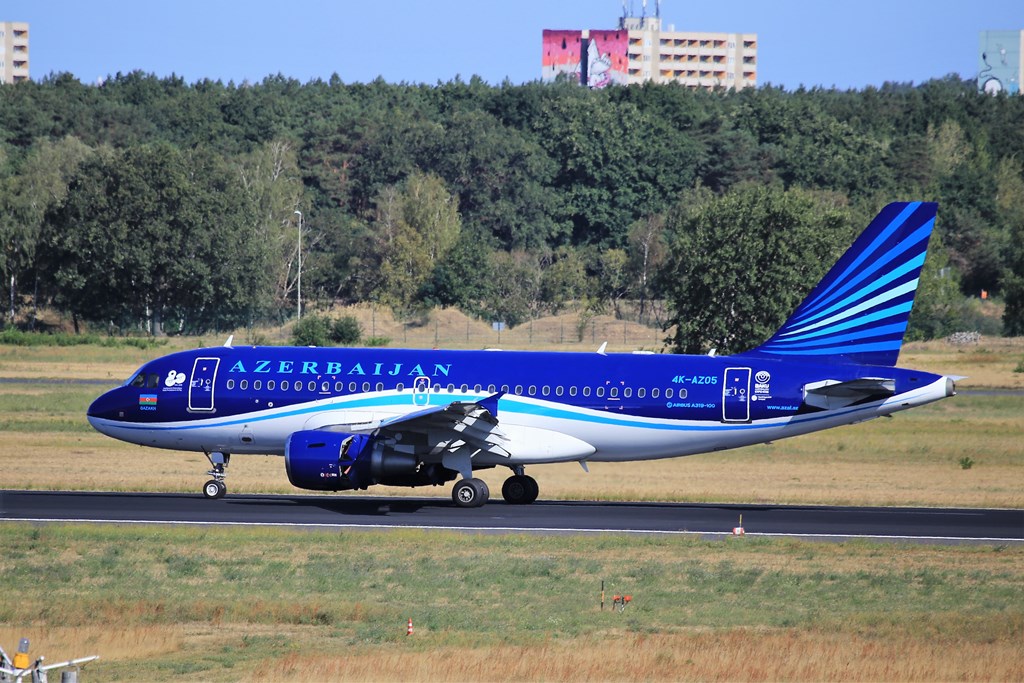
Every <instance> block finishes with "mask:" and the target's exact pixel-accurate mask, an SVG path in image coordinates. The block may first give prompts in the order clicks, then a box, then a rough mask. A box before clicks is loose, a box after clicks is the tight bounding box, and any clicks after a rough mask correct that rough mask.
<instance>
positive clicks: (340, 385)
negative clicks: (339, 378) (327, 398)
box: [334, 382, 345, 394]
mask: <svg viewBox="0 0 1024 683" xmlns="http://www.w3.org/2000/svg"><path fill="white" fill-rule="evenodd" d="M334 391H335V393H338V394H340V393H341V392H343V391H345V383H344V382H335V383H334Z"/></svg>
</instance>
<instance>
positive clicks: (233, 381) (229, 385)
mask: <svg viewBox="0 0 1024 683" xmlns="http://www.w3.org/2000/svg"><path fill="white" fill-rule="evenodd" d="M227 386H228V390H231V389H234V388H235V380H233V379H229V380H228V384H227Z"/></svg>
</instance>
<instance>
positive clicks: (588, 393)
mask: <svg viewBox="0 0 1024 683" xmlns="http://www.w3.org/2000/svg"><path fill="white" fill-rule="evenodd" d="M583 395H584V396H590V387H583Z"/></svg>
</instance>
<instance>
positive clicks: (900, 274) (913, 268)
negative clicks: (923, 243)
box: [780, 252, 925, 336]
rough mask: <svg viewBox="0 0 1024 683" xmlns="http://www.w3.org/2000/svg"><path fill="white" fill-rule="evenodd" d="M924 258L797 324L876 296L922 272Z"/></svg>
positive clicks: (895, 270)
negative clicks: (913, 274) (918, 271)
mask: <svg viewBox="0 0 1024 683" xmlns="http://www.w3.org/2000/svg"><path fill="white" fill-rule="evenodd" d="M924 257H925V254H924V252H921V253H920V254H919V255H918V256H917V257H916V258H913V259H911V260H909V261H907V262H906V263H904V264H903V265H902V266H900V267H899V268H895V269H893V270H891V271H889V272H888V273H886V274H885V275H884V276H882V277H880V278H878V279H877V280H874V281H872V282H871V283H869V284H868V286H867V287H864V288H863V289H860V290H857V291H856V292H854V293H853V294H851V295H850V296H848V297H846V298H845V299H843V300H842V301H838V302H836V303H835V304H833V305H832V306H829V307H828V308H826V309H825V310H823V311H821V312H819V313H817V314H815V315H813V316H811V317H809V318H805V319H803V320H800V321H799V322H797V323H796V324H797V325H806V324H807V323H811V322H814V321H816V320H819V319H821V318H823V317H824V316H826V315H830V314H832V313H835V312H836V311H838V310H840V309H843V308H845V307H848V306H850V305H852V304H854V303H855V302H857V301H860V300H861V299H863V298H864V297H866V296H870V295H871V294H874V293H875V292H877V291H879V290H885V288H886V287H888V286H889V285H890V284H892V282H893V281H894V280H898V279H900V278H902V277H904V276H905V275H907V274H908V273H912V272H914V271H917V270H920V269H921V266H922V265H923V264H924ZM893 291H895V290H893ZM794 326H796V325H794ZM789 334H792V333H791V332H789V333H784V334H782V335H780V336H789Z"/></svg>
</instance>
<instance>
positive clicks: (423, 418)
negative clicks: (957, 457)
mask: <svg viewBox="0 0 1024 683" xmlns="http://www.w3.org/2000/svg"><path fill="white" fill-rule="evenodd" d="M935 212H936V205H935V204H932V203H921V202H913V203H894V204H890V205H888V206H887V207H885V208H884V209H883V210H882V211H881V212H880V213H879V214H878V216H877V217H876V218H875V219H874V220H873V221H872V222H871V224H870V225H869V226H868V228H867V229H866V230H865V231H864V233H863V234H861V236H860V237H859V238H858V239H857V240H856V241H855V243H854V244H853V246H852V247H850V249H849V250H848V251H847V252H846V253H845V254H844V255H843V256H842V257H841V258H840V259H839V261H838V262H837V263H836V264H835V265H834V266H833V267H832V269H831V270H830V271H829V272H828V273H827V274H826V275H825V277H824V278H823V279H822V280H821V282H820V283H818V285H817V286H816V287H815V288H814V289H813V290H812V291H811V293H810V294H809V295H808V296H807V298H806V299H805V300H804V301H803V303H801V304H800V306H799V307H798V308H797V309H796V311H795V312H794V313H793V314H792V316H790V318H789V319H788V320H787V321H786V322H785V323H784V324H783V325H782V327H781V328H780V329H779V330H778V331H777V332H776V333H775V335H774V336H772V337H771V339H769V340H767V341H766V342H764V343H763V344H761V345H760V346H758V347H757V348H755V349H752V350H750V351H747V352H745V353H741V354H738V355H733V356H715V355H713V354H709V355H704V356H690V355H672V354H637V353H605V352H604V348H603V347H602V349H601V350H599V351H598V352H597V353H557V352H555V353H542V352H522V351H490V350H482V351H445V350H433V351H431V350H401V349H380V348H374V349H360V348H312V347H309V348H301V347H241V346H232V345H231V344H230V340H229V342H228V344H226V345H225V346H223V347H216V348H207V349H200V350H194V351H183V352H180V353H174V354H170V355H168V356H164V357H162V358H158V359H156V360H153V361H151V362H149V363H146V364H145V365H144V366H142V367H141V368H140V369H139V370H138V372H136V373H135V374H134V375H132V377H131V378H130V379H129V380H128V381H127V382H126V383H125V384H124V385H123V386H120V387H118V388H116V389H113V390H111V391H108V392H107V393H105V394H103V395H102V396H100V397H99V398H97V399H96V400H95V401H94V402H93V404H92V405H91V406H90V408H89V411H88V418H89V421H90V422H91V423H92V425H93V427H95V428H96V429H97V430H99V431H100V432H102V433H104V434H107V435H109V436H112V437H114V438H117V439H122V440H124V441H128V442H131V443H135V444H140V445H143V446H153V447H157V448H168V449H174V450H182V451H201V452H203V453H205V454H206V456H207V457H208V458H209V460H210V462H211V465H212V469H211V470H210V472H209V474H210V475H211V476H212V478H211V479H210V480H209V481H208V482H206V484H205V485H204V486H203V492H204V494H205V495H206V496H207V497H209V498H219V497H221V496H223V495H224V494H225V492H226V490H227V489H226V486H225V484H224V477H225V474H226V467H227V465H228V463H229V460H230V456H231V455H237V454H245V453H256V454H269V455H280V456H283V457H284V464H285V469H286V471H287V474H288V478H289V480H290V481H291V483H292V484H293V485H295V486H297V487H300V488H304V489H312V490H318V491H343V490H350V489H365V488H367V487H369V486H373V485H377V484H382V485H390V486H426V485H441V484H445V483H446V482H449V481H453V480H456V479H458V481H457V482H456V484H455V485H454V487H453V490H452V498H453V500H454V501H455V503H456V504H457V505H460V506H463V507H475V506H479V505H483V504H484V503H485V502H487V500H488V498H489V495H490V492H489V491H488V488H487V485H486V483H485V482H483V481H482V480H481V479H478V478H476V477H474V475H473V473H474V471H476V470H480V469H484V468H491V467H507V468H509V469H510V470H511V475H510V476H509V478H508V479H507V480H506V481H505V483H504V485H503V486H502V496H503V497H504V499H505V500H506V501H507V502H509V503H531V502H533V501H534V500H536V498H537V495H538V485H537V482H536V480H535V479H534V478H533V477H531V476H529V475H527V474H526V473H525V469H526V468H527V467H531V468H532V466H534V465H540V464H544V463H557V462H570V461H576V462H579V463H580V464H582V465H583V467H584V469H586V465H587V463H589V462H611V461H629V460H651V459H657V458H672V457H676V456H684V455H691V454H694V453H705V452H709V451H719V450H724V449H729V448H738V447H741V446H747V445H750V444H756V443H764V442H767V441H777V440H779V439H782V438H785V437H790V436H797V435H800V434H807V433H809V432H815V431H819V430H822V429H829V428H831V427H837V426H840V425H847V424H851V423H854V422H861V421H864V420H868V419H871V418H875V417H880V416H884V415H889V414H891V413H894V412H897V411H900V410H904V409H907V408H912V407H914V406H919V405H924V404H926V403H930V402H932V401H937V400H939V399H942V398H945V397H947V396H952V395H953V394H954V392H955V386H954V379H955V378H952V377H947V376H943V375H936V374H931V373H928V372H921V371H917V370H909V369H902V368H897V367H895V365H896V361H897V357H898V355H899V351H900V347H901V344H902V342H903V336H904V332H905V330H906V327H907V319H908V316H909V315H910V310H911V307H912V305H913V302H914V295H915V292H916V290H917V285H918V280H919V277H920V273H921V268H922V265H923V264H924V260H925V255H926V251H927V247H928V239H929V236H930V235H931V232H932V229H933V226H934V222H935ZM765 295H766V296H770V295H771V293H770V292H766V293H765Z"/></svg>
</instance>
